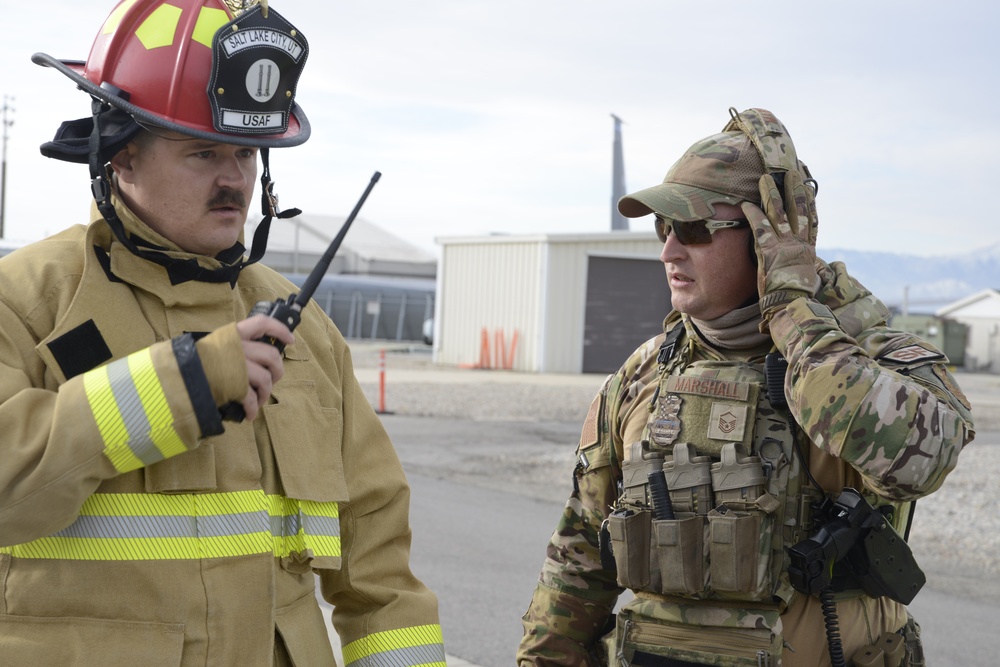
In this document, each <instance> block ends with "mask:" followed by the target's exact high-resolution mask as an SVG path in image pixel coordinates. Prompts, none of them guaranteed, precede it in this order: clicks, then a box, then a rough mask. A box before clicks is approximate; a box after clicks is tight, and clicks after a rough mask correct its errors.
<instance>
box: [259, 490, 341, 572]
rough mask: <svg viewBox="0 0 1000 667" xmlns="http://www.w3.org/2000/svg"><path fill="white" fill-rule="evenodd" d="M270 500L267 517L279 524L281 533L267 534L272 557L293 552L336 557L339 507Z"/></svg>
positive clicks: (338, 554) (307, 502) (300, 501)
mask: <svg viewBox="0 0 1000 667" xmlns="http://www.w3.org/2000/svg"><path fill="white" fill-rule="evenodd" d="M270 498H271V506H270V508H269V511H270V514H271V516H272V517H275V518H278V519H281V520H282V521H283V523H282V526H283V528H282V530H273V529H272V531H271V532H272V534H273V535H274V553H275V555H276V556H287V555H289V554H291V553H295V552H310V553H311V554H312V555H313V556H335V557H339V556H340V507H339V505H338V504H337V503H334V502H330V503H320V502H316V501H312V500H294V499H292V498H285V497H283V496H270Z"/></svg>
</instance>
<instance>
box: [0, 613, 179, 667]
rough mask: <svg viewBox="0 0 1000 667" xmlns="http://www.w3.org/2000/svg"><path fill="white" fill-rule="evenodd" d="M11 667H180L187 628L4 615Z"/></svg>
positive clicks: (0, 627)
mask: <svg viewBox="0 0 1000 667" xmlns="http://www.w3.org/2000/svg"><path fill="white" fill-rule="evenodd" d="M0 637H2V640H0V646H2V649H0V652H2V662H3V664H4V666H5V667H37V666H38V665H100V666H101V667H135V665H143V666H144V667H177V666H178V665H180V664H181V657H182V653H183V651H184V624H183V623H143V622H136V621H111V620H103V619H93V618H72V617H59V618H48V617H44V618H43V617H37V616H10V615H0Z"/></svg>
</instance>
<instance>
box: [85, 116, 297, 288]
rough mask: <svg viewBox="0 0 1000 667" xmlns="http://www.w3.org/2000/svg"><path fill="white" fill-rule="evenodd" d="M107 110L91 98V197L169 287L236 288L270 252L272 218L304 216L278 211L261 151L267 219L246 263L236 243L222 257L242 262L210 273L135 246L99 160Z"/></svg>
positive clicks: (188, 262)
mask: <svg viewBox="0 0 1000 667" xmlns="http://www.w3.org/2000/svg"><path fill="white" fill-rule="evenodd" d="M108 106H109V105H107V104H106V103H105V102H103V101H102V100H100V99H98V98H96V97H93V98H91V104H90V109H91V113H92V115H93V117H94V128H93V130H92V131H91V134H90V156H89V160H88V162H89V165H90V190H91V194H93V196H94V201H95V202H96V203H97V210H98V211H100V212H101V215H102V216H103V217H104V219H105V221H107V223H108V226H110V227H111V231H112V233H114V235H115V238H116V239H118V241H119V242H120V243H121V244H122V245H123V246H125V247H126V248H127V249H128V251H129V252H131V253H132V254H133V255H135V256H137V257H141V258H142V259H145V260H148V261H150V262H153V263H155V264H159V265H160V266H162V267H164V269H166V271H167V275H168V276H169V277H170V283H171V284H172V285H179V284H181V283H185V282H188V281H191V280H197V281H200V282H207V283H224V282H228V283H229V285H230V287H235V286H236V280H237V279H238V278H239V275H240V271H242V270H243V269H244V268H245V267H247V266H250V265H251V264H253V263H255V262H257V261H258V260H260V258H261V257H263V256H264V251H265V250H266V249H267V237H268V234H269V233H270V229H271V220H272V219H273V218H279V219H286V218H292V217H295V216H296V215H299V214H300V213H301V212H302V211H300V210H299V209H297V208H292V209H288V210H287V211H280V210H279V209H278V196H277V195H275V194H274V182H273V181H271V168H270V160H269V155H268V153H269V151H268V149H267V148H262V149H260V157H261V163H262V164H263V173H262V174H261V177H260V186H261V214H262V215H263V216H264V217H263V219H262V220H261V221H260V224H258V225H257V231H256V232H255V233H254V237H253V244H252V246H251V248H250V256H249V257H248V258H247V259H246V260H244V259H242V252H243V246H241V245H240V244H239V243H237V244H236V245H234V246H233V247H232V248H230V249H229V250H224V251H223V252H221V253H220V256H225V255H231V254H232V253H233V252H234V251H236V250H237V249H238V250H239V253H240V261H239V262H236V263H231V264H225V265H224V266H221V267H219V268H217V269H207V268H205V267H203V266H202V265H201V264H199V263H198V261H197V260H195V259H193V258H188V259H178V258H176V257H171V256H170V255H168V254H166V253H165V252H163V250H165V249H164V248H160V249H158V248H157V247H156V246H152V245H150V244H148V243H146V242H144V241H142V239H140V241H141V242H142V243H143V245H145V246H146V247H139V245H137V244H136V242H135V241H134V240H133V239H132V238H131V237H130V236H129V235H128V232H126V231H125V226H124V225H123V224H122V221H121V219H120V218H119V217H118V213H117V211H115V207H114V205H113V204H112V203H111V183H110V177H109V174H108V171H107V169H106V168H105V167H104V165H102V164H101V161H100V157H99V156H100V149H101V127H100V114H101V112H102V111H103V110H105V109H106V108H107V107H108ZM95 250H97V251H98V255H99V256H100V255H101V251H100V250H99V249H96V248H95ZM220 261H221V260H220ZM102 263H103V262H102ZM105 270H107V271H110V268H109V267H108V266H106V267H105ZM109 275H110V273H109Z"/></svg>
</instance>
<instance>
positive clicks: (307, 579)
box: [0, 204, 444, 667]
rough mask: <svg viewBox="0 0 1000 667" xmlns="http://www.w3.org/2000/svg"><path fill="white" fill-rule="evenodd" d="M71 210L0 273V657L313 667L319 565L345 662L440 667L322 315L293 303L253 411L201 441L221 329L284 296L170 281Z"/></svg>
mask: <svg viewBox="0 0 1000 667" xmlns="http://www.w3.org/2000/svg"><path fill="white" fill-rule="evenodd" d="M117 209H118V213H119V216H120V217H121V219H122V220H123V222H124V223H125V226H126V228H127V229H128V230H129V231H130V232H131V233H136V232H138V233H139V234H141V235H142V236H143V238H145V239H147V240H148V241H150V242H154V243H157V244H160V245H162V246H165V247H171V246H170V245H169V242H168V241H167V240H166V239H163V238H161V237H159V236H158V235H155V234H154V233H153V232H152V231H151V230H149V229H148V228H147V227H145V226H144V225H143V224H142V223H141V222H139V221H138V220H136V219H135V218H134V216H132V214H131V213H130V212H129V211H128V210H127V209H125V208H124V207H122V206H121V205H120V204H118V205H117ZM92 220H94V221H95V222H93V223H92V224H91V225H90V226H89V227H82V226H77V227H74V228H71V229H68V230H67V231H65V232H63V233H60V234H58V235H56V236H54V237H52V238H50V239H47V240H45V241H42V242H40V243H38V244H34V245H32V246H28V247H26V248H24V249H22V250H19V251H18V252H15V253H13V254H12V255H10V256H8V257H6V258H4V259H3V261H2V262H0V276H2V280H0V323H2V324H0V431H2V432H3V434H4V437H3V444H2V445H0V450H2V461H3V463H2V465H0V663H2V664H4V665H5V666H11V667H21V666H28V665H81V666H89V665H93V666H100V667H111V666H122V667H124V666H130V667H131V666H134V665H145V666H147V667H156V666H159V665H163V666H166V665H171V666H172V667H177V666H178V665H201V666H203V667H204V666H205V665H248V666H251V665H252V666H258V665H272V664H275V665H291V664H295V665H334V664H335V660H334V656H333V651H332V649H331V646H330V642H329V640H328V633H327V629H326V624H325V622H324V619H323V617H322V613H321V610H320V607H319V605H318V604H317V600H316V579H317V577H316V575H318V579H319V583H320V587H321V590H322V595H323V597H324V598H325V599H326V600H328V601H329V602H331V603H332V604H333V605H334V612H333V623H334V625H335V626H336V629H337V631H338V633H339V635H340V637H341V639H342V643H343V655H344V658H345V661H346V662H347V664H348V665H351V664H356V665H360V664H366V665H367V664H387V663H385V661H386V660H389V659H391V660H392V661H393V662H392V664H395V665H417V664H419V665H426V664H438V665H444V649H443V644H442V639H441V630H440V627H439V625H438V614H437V601H436V599H435V597H434V595H433V594H432V593H431V592H430V591H428V590H427V589H426V588H425V587H424V586H423V585H422V584H421V583H420V581H418V580H417V579H416V578H415V577H414V576H413V575H412V574H411V573H410V570H409V566H408V559H409V539H410V529H409V517H408V512H409V507H408V506H409V489H408V486H407V484H406V480H405V478H404V476H403V471H402V468H401V466H400V465H399V462H398V459H397V457H396V454H395V452H394V450H393V447H392V444H391V443H390V441H389V438H388V436H387V435H386V433H385V431H384V430H383V428H382V426H381V424H380V423H379V420H378V418H377V416H376V415H375V414H374V412H373V411H372V409H371V407H370V406H369V404H368V401H367V400H366V399H365V397H364V395H363V394H362V392H361V389H360V387H359V386H358V384H357V381H356V380H355V378H354V373H353V370H352V365H351V357H350V352H349V350H348V348H347V345H346V343H345V341H344V339H343V338H342V337H341V335H340V334H339V332H338V331H337V330H336V328H335V327H334V326H333V324H332V322H331V321H330V320H329V318H327V317H326V316H325V315H324V314H323V312H322V311H321V310H320V309H319V308H317V307H316V306H314V305H309V306H307V307H306V308H305V309H304V310H303V317H302V322H301V324H300V325H299V327H298V328H297V329H296V331H295V336H296V339H295V343H294V344H293V345H290V346H288V347H287V348H286V351H285V352H286V354H285V375H284V377H283V378H282V379H281V380H280V381H279V382H277V383H276V384H275V386H274V389H273V393H272V397H271V400H270V401H269V402H268V404H266V405H264V406H263V409H262V414H259V415H258V418H257V419H256V420H255V421H254V422H253V423H247V422H241V423H233V422H227V423H226V424H225V425H224V432H223V423H222V422H221V420H220V419H219V413H218V410H217V409H216V405H218V404H221V403H223V402H224V400H225V398H226V395H225V393H224V392H229V395H228V398H229V399H230V400H232V399H233V398H234V397H238V396H242V395H243V394H244V393H245V392H246V387H247V384H246V382H247V380H246V370H245V361H244V359H243V353H242V348H241V342H240V341H239V339H238V336H237V335H236V332H235V326H234V325H233V323H234V322H235V321H237V320H239V319H242V318H243V317H245V316H246V313H247V312H248V311H249V310H250V308H251V307H252V306H253V305H254V303H256V302H257V301H260V300H269V301H273V300H275V299H277V298H287V297H288V295H289V294H292V293H293V292H294V291H295V287H294V286H293V285H292V284H291V283H289V282H288V281H286V280H284V279H283V278H281V277H280V276H279V275H277V274H276V273H274V272H273V271H271V270H270V269H267V268H264V267H261V266H259V265H253V266H250V267H247V268H246V269H244V270H243V272H242V273H241V275H240V277H239V280H238V282H237V283H236V285H235V287H234V288H233V287H231V286H230V284H229V283H228V282H226V283H221V284H220V283H206V282H195V281H189V282H184V283H180V284H171V281H170V280H169V279H168V277H167V273H166V272H165V271H164V270H163V268H162V267H160V266H158V265H156V264H153V263H152V262H149V261H146V260H143V259H140V258H138V257H136V256H135V255H133V254H131V253H129V252H128V251H127V250H126V249H125V248H124V247H122V245H121V244H119V243H117V242H114V241H112V239H111V234H110V231H109V229H108V226H107V225H106V224H105V223H104V222H103V220H102V219H101V217H100V215H99V214H97V213H96V209H95V213H94V217H93V218H92ZM172 254H173V255H175V256H177V257H178V258H180V259H191V256H190V255H186V254H185V253H181V252H180V251H177V250H174V251H173V252H172ZM208 263H209V264H211V265H212V266H217V265H218V264H217V263H214V260H211V261H208ZM210 268H211V267H210ZM208 331H215V332H216V333H212V334H210V335H208V336H205V337H204V338H202V339H200V340H199V341H198V343H197V349H198V351H199V354H198V355H195V354H193V350H192V347H193V345H191V344H190V342H191V340H192V338H193V337H192V338H189V337H187V336H186V335H185V334H187V333H189V332H208ZM199 357H200V363H199V362H198V360H199ZM234 379H235V386H234V383H233V380H234ZM241 383H242V384H241ZM209 389H210V390H211V393H209ZM220 392H221V393H220ZM212 394H218V395H216V396H215V397H214V398H213V395H212Z"/></svg>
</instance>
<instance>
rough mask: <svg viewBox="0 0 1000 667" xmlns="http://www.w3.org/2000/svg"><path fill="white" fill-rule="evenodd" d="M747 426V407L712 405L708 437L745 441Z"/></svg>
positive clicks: (722, 404) (723, 404) (724, 404)
mask: <svg viewBox="0 0 1000 667" xmlns="http://www.w3.org/2000/svg"><path fill="white" fill-rule="evenodd" d="M746 425H747V406H745V405H735V404H733V403H712V413H711V416H710V417H709V420H708V437H709V438H712V439H714V440H737V441H739V440H743V435H744V432H745V430H746Z"/></svg>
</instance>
